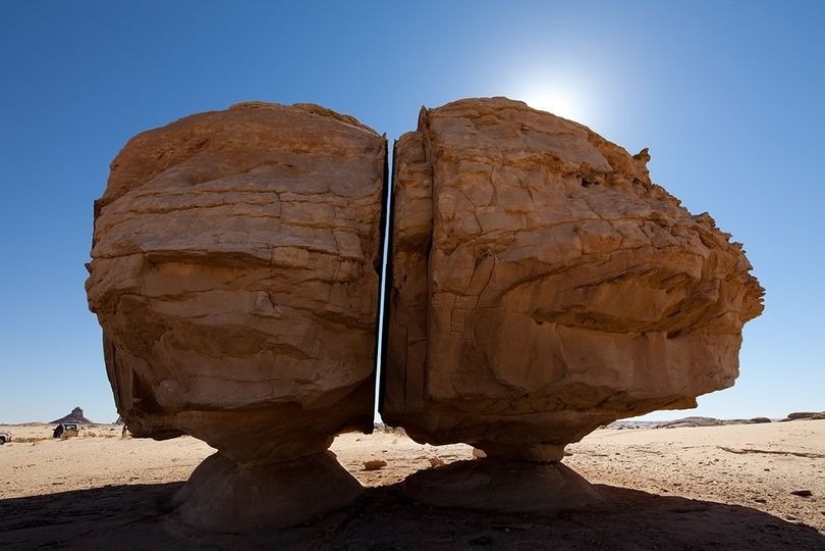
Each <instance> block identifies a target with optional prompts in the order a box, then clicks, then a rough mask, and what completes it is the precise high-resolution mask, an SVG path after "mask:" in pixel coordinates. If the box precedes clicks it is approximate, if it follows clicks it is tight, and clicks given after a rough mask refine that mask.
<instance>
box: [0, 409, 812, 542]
mask: <svg viewBox="0 0 825 551" xmlns="http://www.w3.org/2000/svg"><path fill="white" fill-rule="evenodd" d="M51 428H52V427H51V426H49V425H17V426H0V431H10V432H11V433H12V434H13V436H14V440H13V441H12V442H10V443H8V444H6V445H3V446H1V447H0V548H3V549H34V548H46V549H51V548H60V549H146V548H154V549H236V548H244V549H250V548H252V549H364V550H366V549H372V550H379V549H380V550H385V549H422V548H424V549H429V550H433V549H465V548H466V549H471V548H472V549H475V548H486V549H551V548H552V549H581V550H584V549H694V550H695V549H825V420H806V421H792V422H784V423H771V424H759V425H731V426H719V427H702V428H675V429H632V430H613V429H603V430H598V431H596V432H594V433H592V434H590V435H589V436H587V437H586V438H585V439H584V440H582V441H581V442H579V443H577V444H573V445H570V446H568V448H567V456H566V458H565V460H564V462H565V464H567V465H568V466H570V467H572V468H573V469H575V470H576V471H577V472H579V473H580V474H581V475H583V476H584V477H585V478H587V479H588V480H590V481H591V482H592V483H594V484H595V485H596V488H597V489H598V491H599V493H600V494H601V496H602V498H603V501H602V503H601V504H599V505H597V506H595V507H592V508H590V509H586V510H579V511H563V512H561V513H558V514H555V515H534V514H501V513H496V512H491V511H468V510H461V509H454V508H439V507H431V506H427V505H423V504H419V503H415V502H413V501H411V500H409V499H408V498H406V497H405V496H404V494H403V483H402V481H403V480H404V478H405V477H406V476H408V475H410V474H412V473H414V472H416V471H421V470H425V469H432V468H438V466H439V465H441V464H449V463H452V462H455V461H461V460H472V448H470V447H469V446H465V445H452V446H441V447H435V446H429V445H419V444H416V443H415V442H413V441H412V440H410V439H409V438H407V437H406V436H405V435H404V434H403V433H400V432H393V431H376V432H375V433H373V434H372V435H364V434H356V433H352V434H345V435H341V436H339V437H338V438H337V439H336V441H335V443H334V444H333V446H332V448H331V449H332V450H333V452H334V453H335V454H336V455H337V456H338V459H339V461H340V462H341V463H342V464H343V465H344V466H345V467H346V468H347V469H348V470H349V471H350V472H351V473H353V475H354V476H355V477H356V478H358V480H359V481H360V482H361V483H362V484H363V485H364V486H365V487H366V490H365V492H364V495H363V496H362V497H361V498H359V499H358V500H357V501H356V503H355V504H354V505H352V506H351V507H349V508H347V509H344V510H341V511H338V512H335V513H332V514H329V515H327V516H325V517H323V518H319V519H316V520H315V521H313V522H309V523H305V524H302V525H299V526H296V527H293V528H289V529H286V530H283V531H281V532H278V533H267V534H253V535H245V536H240V535H236V534H232V533H231V532H232V527H231V526H216V527H215V529H216V530H217V531H220V532H224V533H222V534H212V535H205V534H198V533H194V532H192V531H191V530H189V529H187V528H185V527H183V526H181V525H179V524H178V523H176V522H175V520H174V518H173V517H172V516H170V515H169V514H168V513H169V512H170V510H171V502H172V496H173V495H174V493H175V492H176V491H177V490H178V489H179V488H180V487H181V486H182V485H183V483H184V481H185V480H186V479H187V477H188V476H189V475H190V473H191V472H192V470H193V469H194V468H195V466H196V465H197V464H198V463H200V462H201V461H202V460H203V459H204V458H205V457H207V456H208V455H210V454H211V453H213V452H214V450H213V449H211V448H210V447H209V446H207V445H206V444H204V443H202V442H200V441H198V440H196V439H194V438H191V437H180V438H176V439H173V440H168V441H164V442H156V441H153V440H147V439H137V438H121V431H120V428H119V427H113V426H109V425H106V426H92V427H84V428H83V429H82V430H81V432H80V435H79V436H77V437H74V438H70V439H68V440H54V439H52V438H51ZM378 459H380V460H384V461H386V466H384V467H383V468H380V469H377V470H365V468H364V463H365V462H367V461H370V460H378Z"/></svg>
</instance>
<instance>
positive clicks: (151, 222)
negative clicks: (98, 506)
mask: <svg viewBox="0 0 825 551" xmlns="http://www.w3.org/2000/svg"><path fill="white" fill-rule="evenodd" d="M385 172H386V141H385V139H384V138H383V137H382V136H379V135H377V134H376V133H375V132H374V131H373V130H371V129H369V128H367V127H365V126H363V125H362V124H360V123H359V122H358V121H356V120H355V119H353V118H351V117H347V116H342V115H339V114H337V113H334V112H332V111H329V110H327V109H324V108H322V107H319V106H314V105H294V106H291V107H285V106H280V105H273V104H263V103H248V104H241V105H237V106H234V107H232V108H230V109H229V110H227V111H221V112H210V113H203V114H199V115H194V116H190V117H187V118H184V119H181V120H179V121H177V122H175V123H172V124H170V125H168V126H166V127H163V128H159V129H156V130H151V131H149V132H145V133H143V134H140V135H138V136H136V137H135V138H133V139H132V140H130V141H129V143H128V144H127V145H126V147H125V148H124V149H123V151H121V153H120V154H119V155H118V156H117V158H116V159H115V160H114V161H113V163H112V166H111V176H110V178H109V182H108V186H107V188H106V192H105V193H104V195H103V197H102V198H101V199H99V200H98V201H97V202H96V204H95V232H94V242H93V249H92V262H91V264H90V267H89V269H90V276H89V279H88V281H87V283H86V288H87V292H88V297H89V307H90V308H91V310H92V311H93V312H95V313H96V314H97V316H98V319H99V321H100V324H101V326H102V327H103V340H104V351H105V358H106V368H107V371H108V375H109V380H110V381H111V383H112V388H113V390H114V394H115V401H116V403H117V407H118V411H119V413H120V414H121V415H122V417H123V419H124V420H125V422H126V423H127V425H128V427H129V430H130V431H131V432H132V434H133V435H135V436H148V437H152V438H156V439H164V438H170V437H174V436H177V435H180V434H189V435H192V436H194V437H196V438H199V439H201V440H204V441H206V442H207V443H209V444H210V445H211V446H213V447H215V448H217V449H218V450H219V452H218V454H217V455H216V456H214V457H213V458H210V459H209V460H207V461H206V462H205V463H204V465H203V466H202V467H200V468H199V469H198V471H197V472H196V473H195V475H194V476H193V478H192V480H191V481H190V483H189V488H188V490H187V497H186V499H183V498H182V500H183V503H184V505H183V506H182V507H183V509H184V511H183V512H182V513H181V515H182V517H183V518H184V519H185V520H186V521H188V522H189V523H190V524H194V525H199V526H204V527H207V528H209V529H216V528H218V529H219V528H220V527H221V526H223V525H224V524H223V523H224V522H225V521H226V519H227V518H229V517H227V516H226V511H232V510H235V509H237V508H244V507H245V504H246V503H247V502H248V500H249V499H252V498H251V497H250V496H251V494H250V492H252V490H253V489H256V490H255V491H260V493H259V494H256V495H258V498H256V499H258V500H259V501H260V500H261V499H263V497H262V496H268V497H272V496H274V495H276V494H281V495H286V496H293V497H294V494H295V492H292V493H290V490H289V485H290V484H292V482H290V480H293V479H295V480H297V479H301V477H303V478H306V479H313V480H314V485H303V486H301V487H302V488H304V489H306V488H310V490H307V492H305V493H302V498H301V499H303V500H308V501H311V502H312V506H311V507H310V508H309V509H311V511H310V512H312V513H317V512H323V511H324V510H327V509H329V508H334V507H337V506H340V505H341V504H342V503H344V502H346V501H347V500H349V499H351V498H352V497H353V495H354V494H355V493H357V492H356V490H357V488H359V486H358V483H357V482H355V480H354V479H351V477H349V475H348V474H346V473H345V472H344V471H343V470H342V469H341V468H340V467H339V466H338V465H337V463H336V462H335V461H334V459H330V458H328V457H327V456H326V455H325V450H326V449H327V447H328V446H329V444H330V443H331V442H332V439H333V437H334V436H335V435H336V434H337V433H339V432H342V431H346V430H352V429H360V430H363V431H367V432H369V431H371V429H372V424H373V411H374V406H373V404H374V398H373V395H374V384H375V369H374V363H375V362H374V354H375V346H376V344H375V343H376V331H377V309H378V298H379V270H380V265H381V249H382V245H381V224H380V221H381V217H382V204H383V201H382V198H383V193H384V177H385ZM302 458H308V459H302ZM296 461H298V462H299V463H300V469H298V472H300V476H297V475H295V473H296V469H297V467H296ZM221 477H222V478H223V480H222V482H220V484H217V482H216V479H217V478H221ZM324 481H335V482H333V484H334V486H335V487H337V488H339V489H342V490H341V492H339V493H336V492H335V491H334V489H330V488H323V483H324ZM295 484H299V483H298V482H295ZM301 484H303V483H301ZM212 487H220V488H221V491H220V492H213V491H212V490H211V489H210V488H212ZM312 488H314V490H312ZM268 497H267V499H268ZM253 501H254V500H253ZM186 511H188V512H186ZM261 511H262V512H261V514H259V515H257V516H256V514H255V513H254V512H253V511H252V510H249V511H245V512H244V514H245V515H251V516H252V517H254V518H252V519H251V520H249V522H250V523H251V524H253V525H256V526H258V525H260V526H263V527H266V526H269V527H278V526H283V525H284V523H285V522H286V523H289V522H292V521H301V520H305V519H304V518H298V517H301V516H302V515H301V514H298V515H297V516H296V515H295V514H294V513H295V512H296V511H304V512H307V511H308V510H307V509H306V508H304V509H302V508H300V507H297V506H296V505H295V504H294V503H293V502H291V501H290V500H289V499H286V500H285V499H275V500H272V501H271V502H269V505H267V506H266V507H265V508H262V509H261ZM236 516H237V515H236ZM230 517H231V515H230ZM232 518H234V517H232ZM233 522H234V521H233Z"/></svg>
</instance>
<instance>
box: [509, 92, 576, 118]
mask: <svg viewBox="0 0 825 551" xmlns="http://www.w3.org/2000/svg"><path fill="white" fill-rule="evenodd" d="M521 100H522V101H524V102H525V103H526V104H527V105H529V106H530V107H534V108H536V109H540V110H542V111H547V112H549V113H553V114H554V115H558V116H559V117H564V118H565V119H572V120H577V118H579V117H580V116H581V114H582V113H581V107H580V106H577V105H576V102H575V100H573V99H572V98H571V97H570V96H568V95H565V94H562V93H559V92H548V91H536V92H533V93H527V94H526V95H524V96H523V97H522V98H521Z"/></svg>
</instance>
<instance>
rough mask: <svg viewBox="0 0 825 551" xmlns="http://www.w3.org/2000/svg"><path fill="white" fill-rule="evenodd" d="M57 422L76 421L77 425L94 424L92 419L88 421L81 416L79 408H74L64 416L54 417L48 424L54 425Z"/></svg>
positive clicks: (81, 411)
mask: <svg viewBox="0 0 825 551" xmlns="http://www.w3.org/2000/svg"><path fill="white" fill-rule="evenodd" d="M57 423H64V424H65V423H76V424H78V425H92V424H94V423H93V422H92V421H89V420H88V419H86V418H85V417H84V416H83V410H82V409H81V408H79V407H78V408H74V409H73V410H72V412H71V413H70V414H68V415H66V416H65V417H61V418H60V419H55V420H54V421H52V422H51V423H49V424H50V425H54V424H57Z"/></svg>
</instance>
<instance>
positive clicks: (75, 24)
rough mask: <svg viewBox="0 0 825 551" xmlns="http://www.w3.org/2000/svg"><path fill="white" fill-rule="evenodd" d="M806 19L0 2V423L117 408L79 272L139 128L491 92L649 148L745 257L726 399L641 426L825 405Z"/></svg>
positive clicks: (623, 6)
mask: <svg viewBox="0 0 825 551" xmlns="http://www.w3.org/2000/svg"><path fill="white" fill-rule="evenodd" d="M352 6H357V7H352ZM823 28H825V3H823V2H821V1H819V0H813V1H805V0H796V1H794V2H779V1H776V2H768V1H765V2H750V1H745V0H741V1H733V0H727V1H722V2H698V1H697V2H680V3H677V2H654V1H640V2H616V1H614V2H575V3H573V2H567V3H561V2H558V3H556V2H551V1H536V2H517V1H504V0H501V1H497V2H494V1H457V0H455V1H450V0H444V1H440V2H427V1H419V2H393V1H384V2H357V3H356V2H310V1H302V2H291V3H286V2H244V3H240V2H234V1H233V2H229V1H221V2H218V1H208V0H201V1H175V2H165V1H159V0H158V1H148V0H146V1H139V2H132V3H126V2H110V1H102V0H101V1H96V2H95V1H82V0H79V1H75V2H58V1H52V2H45V1H44V2H33V1H26V0H16V1H9V2H4V3H3V6H2V10H0V75H1V76H2V86H0V167H2V173H1V174H2V176H0V184H1V185H2V191H3V194H4V197H3V199H4V200H3V201H2V202H0V230H2V235H4V236H5V241H4V248H5V251H4V254H3V261H2V269H0V308H1V309H2V310H0V311H1V312H2V315H0V339H2V346H0V422H5V423H17V422H24V421H31V420H41V421H48V420H50V419H53V418H57V417H60V416H62V415H64V414H66V413H68V412H69V410H71V408H72V407H74V406H77V405H79V406H81V407H83V408H84V410H85V411H86V414H87V417H90V418H91V419H93V420H95V421H100V422H111V421H114V420H115V418H116V417H117V413H116V411H115V407H114V402H113V400H112V397H111V391H110V389H109V385H108V381H107V380H106V375H105V369H104V366H103V359H102V352H101V344H100V329H99V327H98V325H97V321H96V319H95V317H94V316H93V315H92V314H91V313H89V312H88V310H87V307H86V297H85V292H84V289H83V283H84V281H85V278H86V271H85V268H84V262H87V261H88V259H89V257H88V254H89V248H90V244H91V233H92V203H93V201H94V199H96V198H97V197H99V196H100V195H101V194H102V193H103V190H104V188H105V184H106V179H107V177H108V165H109V162H110V161H111V160H112V158H113V157H114V156H115V155H116V154H117V152H118V151H119V150H120V148H121V147H122V146H123V145H124V144H125V142H126V141H127V140H128V139H129V138H130V137H131V136H133V135H134V134H137V133H138V132H141V131H143V130H146V129H149V128H153V127H157V126H161V125H164V124H167V123H169V122H171V121H173V120H175V119H177V118H180V117H182V116H185V115H188V114H191V113H195V112H200V111H205V110H214V109H223V108H226V107H228V106H229V105H230V104H232V103H236V102H239V101H244V100H254V99H257V100H266V101H274V102H278V103H285V104H290V103H294V102H315V103H320V104H323V105H325V106H327V107H330V108H332V109H335V110H337V111H340V112H343V113H348V114H352V115H354V116H356V117H358V118H359V119H360V120H361V121H362V122H364V123H366V124H368V125H370V126H372V127H373V128H375V129H377V130H379V131H380V132H386V133H387V135H388V136H389V137H390V138H391V139H392V138H396V137H398V136H399V135H400V134H401V133H403V132H406V131H408V130H411V129H413V128H414V126H415V124H416V120H417V113H418V110H419V108H420V107H421V106H422V105H427V106H437V105H441V104H443V103H446V102H448V101H451V100H453V99H458V98H461V97H470V96H491V95H507V96H510V97H514V98H517V99H525V100H527V101H528V102H533V103H536V104H538V105H539V106H540V107H545V108H550V110H553V109H556V110H558V111H559V114H562V115H564V116H568V117H570V118H573V119H576V120H579V121H580V122H582V123H585V124H587V125H588V126H590V127H591V128H593V129H594V130H595V131H596V132H598V133H600V134H602V135H603V136H604V137H606V138H607V139H610V140H611V141H614V142H616V143H618V144H620V145H622V146H623V147H625V148H626V149H628V150H630V151H631V152H635V151H638V150H639V149H641V148H642V147H650V151H651V154H652V156H653V159H652V161H651V163H650V165H649V167H650V170H651V175H652V177H653V179H654V181H656V182H658V183H660V184H662V185H664V186H665V187H666V188H667V189H668V190H669V191H670V192H671V193H673V194H674V195H676V196H677V197H678V198H680V199H681V200H682V201H683V203H684V205H685V206H686V207H687V208H688V209H689V210H691V211H692V212H697V213H698V212H703V211H709V212H710V213H711V214H712V215H713V216H714V218H715V219H716V221H717V223H718V225H719V226H720V228H721V229H723V230H724V231H727V232H730V233H732V234H733V239H734V240H736V241H741V242H743V243H744V244H745V248H746V250H747V252H748V256H749V258H750V260H751V262H752V263H753V265H754V267H755V269H754V274H755V275H756V276H757V277H758V278H759V279H760V281H761V282H762V284H763V286H764V287H765V288H766V289H767V295H766V309H765V313H764V314H763V316H762V317H761V318H758V319H757V320H755V321H753V322H751V323H750V324H749V325H748V326H747V327H746V330H745V344H744V347H743V350H742V354H741V364H742V365H741V375H740V378H739V380H738V381H737V384H736V386H735V387H734V388H732V389H730V390H726V391H724V392H721V393H715V394H713V395H710V396H707V397H705V398H703V399H701V398H700V407H699V409H698V410H694V411H692V412H691V411H687V412H675V413H659V414H654V415H653V416H654V417H658V418H672V417H676V416H683V415H688V414H701V415H711V416H717V417H738V416H756V415H768V416H771V417H780V416H784V415H785V414H786V413H788V412H789V411H794V410H825V398H824V397H823V396H825V369H823V367H825V365H824V364H825V362H823V359H822V357H823V340H825V331H823V329H824V328H825V323H823V321H822V317H821V316H822V315H823V312H825V299H824V298H823V296H825V293H823V286H822V281H823V271H825V260H823V256H825V255H823V253H825V247H823V244H822V241H821V239H820V234H821V226H822V219H823V206H825V205H824V204H823V203H825V175H824V174H825V171H823V169H822V166H821V165H820V163H821V162H822V160H823V157H825V147H824V146H825V139H823V134H822V129H823V128H825V55H823V54H824V53H825V38H824V37H825V35H823V33H822V29H823Z"/></svg>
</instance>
